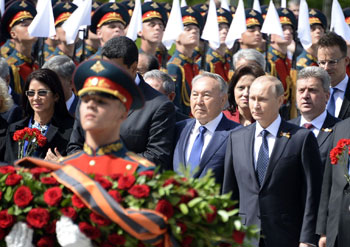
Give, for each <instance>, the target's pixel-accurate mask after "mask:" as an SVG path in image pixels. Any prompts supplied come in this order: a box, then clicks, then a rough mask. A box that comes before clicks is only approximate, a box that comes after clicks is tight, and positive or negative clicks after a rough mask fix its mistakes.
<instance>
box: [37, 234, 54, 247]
mask: <svg viewBox="0 0 350 247" xmlns="http://www.w3.org/2000/svg"><path fill="white" fill-rule="evenodd" d="M36 246H37V247H54V246H55V241H54V240H53V237H48V236H45V237H42V238H41V239H39V241H38V242H37V243H36Z"/></svg>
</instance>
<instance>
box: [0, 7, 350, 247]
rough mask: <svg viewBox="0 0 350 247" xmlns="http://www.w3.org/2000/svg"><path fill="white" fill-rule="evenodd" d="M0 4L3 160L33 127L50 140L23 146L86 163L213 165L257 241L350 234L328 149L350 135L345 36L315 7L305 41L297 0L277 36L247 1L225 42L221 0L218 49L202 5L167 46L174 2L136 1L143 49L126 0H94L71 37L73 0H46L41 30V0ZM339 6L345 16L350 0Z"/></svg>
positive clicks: (349, 216) (338, 242) (69, 225)
mask: <svg viewBox="0 0 350 247" xmlns="http://www.w3.org/2000/svg"><path fill="white" fill-rule="evenodd" d="M5 2H6V10H5V12H4V13H3V14H2V19H1V39H2V40H1V41H2V43H3V44H2V46H1V56H2V57H1V58H0V161H1V162H3V163H4V164H13V163H14V161H15V160H17V159H18V157H19V152H23V154H24V155H25V153H26V152H27V151H28V150H26V148H27V146H28V142H27V141H26V142H25V144H24V148H23V150H20V149H19V148H18V147H19V144H18V142H16V141H15V140H14V139H13V136H14V133H15V132H16V131H17V130H20V129H23V128H25V127H29V128H37V129H38V130H39V131H40V132H41V134H42V135H44V136H45V137H46V138H47V143H46V144H45V145H44V146H43V147H37V148H36V150H35V151H34V152H33V153H32V154H31V156H34V157H37V158H41V159H44V160H46V161H48V162H55V163H61V164H70V165H73V166H76V167H78V168H80V169H81V170H83V171H84V172H87V173H96V172H98V173H100V174H102V175H111V174H115V173H126V174H132V173H134V172H139V171H142V170H148V169H154V167H155V166H159V167H160V172H162V171H165V170H174V171H176V172H177V173H180V174H181V173H184V172H185V170H187V172H189V174H190V175H191V176H192V177H194V178H200V177H203V176H205V175H206V174H207V173H208V171H209V170H211V171H212V173H213V176H214V177H215V180H216V182H217V183H219V184H220V185H221V192H222V193H231V195H232V199H235V200H237V201H238V202H239V212H240V217H241V219H242V223H243V224H246V225H257V226H258V227H259V228H260V229H261V231H260V234H261V235H260V236H261V237H260V238H258V239H256V240H255V242H253V245H254V246H259V247H277V246H278V247H280V246H283V247H296V246H300V247H303V246H320V247H326V246H327V247H332V246H336V247H348V246H349V245H350V235H349V234H348V231H347V229H348V227H349V226H350V193H349V191H350V184H349V183H348V182H347V180H346V176H347V175H348V174H350V172H349V170H350V168H349V167H348V165H347V164H345V173H344V167H342V166H340V165H338V166H334V165H331V159H330V156H329V153H330V150H331V149H332V148H333V147H335V146H336V145H337V143H338V141H339V140H340V139H344V138H350V120H349V119H350V118H349V117H350V80H349V77H348V76H349V75H350V56H349V54H350V48H349V46H350V45H348V44H349V43H347V41H345V40H344V39H343V38H342V37H341V36H340V35H338V34H337V33H335V32H333V31H328V30H327V28H328V23H327V18H326V16H325V15H324V14H323V13H322V12H321V11H319V10H317V9H310V10H309V22H310V23H309V24H310V30H311V39H312V45H311V46H310V47H309V48H308V49H303V47H302V46H301V43H300V42H299V40H298V39H297V37H296V33H297V27H298V24H297V22H298V5H299V3H298V1H296V0H291V1H289V6H288V7H289V8H278V9H277V11H278V15H279V18H280V24H281V27H282V29H283V35H284V37H281V36H279V35H276V34H272V35H270V37H269V36H266V35H265V34H263V33H261V28H262V25H263V23H264V18H265V16H266V12H267V8H266V7H265V8H264V7H263V6H262V8H261V12H262V13H260V12H259V11H257V10H254V9H246V10H245V16H246V27H247V29H246V31H245V32H243V33H242V35H241V38H240V39H238V40H236V42H235V44H234V46H233V47H232V48H230V49H229V48H228V47H227V45H226V43H225V40H226V37H227V34H228V31H229V28H230V25H231V22H232V19H233V18H234V15H235V7H233V6H231V7H230V10H228V9H225V8H223V7H219V6H218V8H217V20H218V25H219V35H220V37H219V38H220V46H219V47H218V48H214V47H212V46H211V45H210V44H209V43H208V42H206V41H204V40H202V39H201V38H200V37H201V33H202V31H203V27H204V25H205V21H206V16H207V11H208V4H206V3H204V4H198V5H196V6H193V7H192V6H185V7H182V8H181V15H182V21H183V26H184V29H183V32H182V33H181V34H180V35H179V37H178V38H177V39H176V41H175V50H174V53H173V54H169V53H168V51H167V49H166V48H165V47H164V45H163V44H162V38H163V34H164V30H165V27H166V26H167V22H168V16H169V13H170V11H171V6H170V5H169V4H164V3H157V2H145V3H143V4H142V31H140V32H138V37H139V40H140V45H139V48H138V47H137V45H136V43H135V42H134V41H133V40H131V39H129V38H127V37H126V32H127V29H128V28H130V27H129V26H128V25H129V23H130V19H131V16H132V13H133V9H134V2H132V1H129V0H127V1H124V2H120V3H116V2H108V3H100V2H98V1H92V10H91V11H92V12H91V13H92V14H91V26H90V27H89V31H88V36H87V38H86V39H84V40H79V39H78V38H77V40H76V42H75V43H73V44H68V42H66V37H65V31H64V29H63V27H62V25H63V24H64V22H65V21H67V20H68V19H69V18H70V16H71V15H72V13H73V12H74V11H75V10H76V9H77V6H76V5H75V4H73V3H72V2H71V1H68V0H58V1H54V0H52V6H53V15H54V24H55V29H56V35H55V37H50V38H47V39H45V40H43V39H40V40H38V39H37V38H35V37H31V36H30V35H29V32H28V26H29V25H30V24H31V22H32V20H33V19H34V17H35V15H36V8H35V4H36V1H34V0H12V1H5ZM344 16H345V21H347V23H348V24H349V25H350V8H347V9H344ZM348 42H349V41H348ZM295 75H297V76H295ZM57 225H58V226H61V229H57V232H60V234H58V235H57V238H58V241H59V242H60V244H61V245H62V246H90V245H91V243H90V242H89V240H88V239H87V238H85V237H84V235H83V234H82V233H80V232H79V230H75V231H73V232H70V233H68V232H67V231H65V230H64V229H65V228H66V229H73V228H74V223H73V222H72V221H69V220H68V221H67V219H66V218H62V219H61V220H60V221H59V222H58V224H57ZM18 227H19V226H17V227H14V229H17V228H18ZM20 227H21V228H23V229H24V230H23V229H22V230H23V231H27V232H30V229H29V228H28V227H26V226H25V225H24V226H23V225H21V226H20ZM16 234H18V231H17V230H16V231H15V230H13V231H11V232H10V233H9V234H8V236H7V237H6V241H7V244H8V246H10V247H11V246H17V247H19V246H26V245H25V244H24V243H23V244H22V245H21V244H19V243H16V244H13V241H12V240H13V239H15V238H16V237H15V236H16ZM69 234H70V235H69ZM72 234H76V235H75V237H72V238H71V240H67V236H68V235H69V236H71V235H72Z"/></svg>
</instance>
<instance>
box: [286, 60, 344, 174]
mask: <svg viewBox="0 0 350 247" xmlns="http://www.w3.org/2000/svg"><path fill="white" fill-rule="evenodd" d="M330 81H331V79H330V77H329V75H328V73H327V72H326V71H325V70H324V69H322V68H319V67H315V66H312V67H307V68H304V69H302V70H300V71H299V74H298V79H297V85H296V91H297V92H296V99H297V107H298V109H299V111H300V113H301V116H299V117H297V118H294V119H292V120H290V122H291V123H294V124H296V125H299V126H301V127H305V128H307V129H309V130H311V131H312V132H313V133H314V134H315V136H316V137H317V142H318V146H319V149H320V154H321V161H322V164H321V167H320V169H321V170H322V174H323V170H324V165H325V163H326V160H327V155H328V148H329V146H330V145H331V144H332V142H331V139H332V134H333V131H332V128H333V126H334V125H335V124H336V123H337V122H339V121H340V119H338V118H335V117H333V116H332V115H331V114H329V112H327V110H326V105H327V102H328V99H329V87H330Z"/></svg>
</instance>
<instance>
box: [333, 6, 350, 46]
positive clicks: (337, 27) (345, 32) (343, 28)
mask: <svg viewBox="0 0 350 247" xmlns="http://www.w3.org/2000/svg"><path fill="white" fill-rule="evenodd" d="M331 31H334V32H335V33H336V34H338V35H340V36H342V37H343V39H345V40H346V41H347V42H350V28H349V26H348V24H346V22H345V17H344V13H343V11H342V9H341V7H340V4H339V2H338V0H333V4H332V18H331Z"/></svg>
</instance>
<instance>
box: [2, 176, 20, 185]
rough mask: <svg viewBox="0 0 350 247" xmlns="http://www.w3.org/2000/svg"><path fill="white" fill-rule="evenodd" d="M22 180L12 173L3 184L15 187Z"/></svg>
mask: <svg viewBox="0 0 350 247" xmlns="http://www.w3.org/2000/svg"><path fill="white" fill-rule="evenodd" d="M21 180H22V176H21V175H19V174H16V173H12V174H10V175H8V176H7V178H6V181H5V184H6V185H8V186H13V185H17V184H18V183H19V182H20V181H21Z"/></svg>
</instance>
